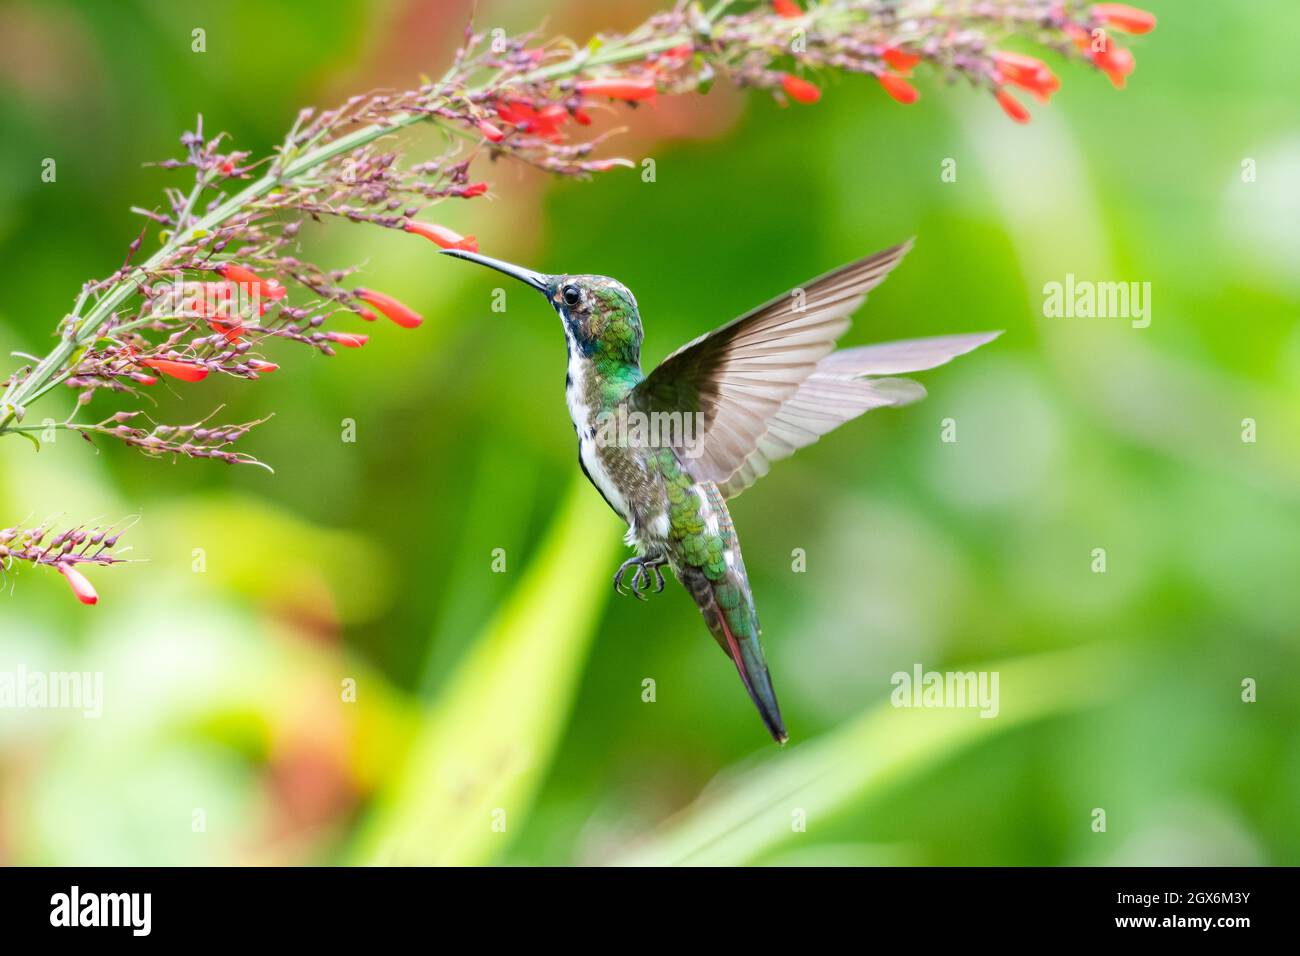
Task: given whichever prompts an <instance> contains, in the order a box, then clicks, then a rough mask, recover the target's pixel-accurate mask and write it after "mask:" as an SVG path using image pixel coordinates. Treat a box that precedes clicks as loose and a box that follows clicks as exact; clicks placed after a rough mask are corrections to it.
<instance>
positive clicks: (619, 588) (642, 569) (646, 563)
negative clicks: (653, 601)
mask: <svg viewBox="0 0 1300 956" xmlns="http://www.w3.org/2000/svg"><path fill="white" fill-rule="evenodd" d="M667 563H668V559H667V558H664V557H662V556H659V557H646V556H644V555H639V556H637V557H634V558H628V559H627V560H626V561H624V562H623V563H622V564H620V565H619V566H618V570H617V571H615V572H614V592H615V593H616V594H631V595H632V596H633V597H634V598H636V599H637V600H638V601H644V600H647V598H646V595H647V594H649V593H650V584H651V577H650V575H651V574H653V575H654V578H653V581H654V584H655V593H656V594H658V593H660V592H661V591H663V589H664V575H663V572H662V571H660V570H659V569H660V568H661V567H662V566H663V565H665V564H667ZM629 568H635V569H636V570H635V571H633V572H632V580H631V582H630V586H629V585H628V584H625V583H624V582H623V578H624V576H625V575H626V574H627V572H628V569H629Z"/></svg>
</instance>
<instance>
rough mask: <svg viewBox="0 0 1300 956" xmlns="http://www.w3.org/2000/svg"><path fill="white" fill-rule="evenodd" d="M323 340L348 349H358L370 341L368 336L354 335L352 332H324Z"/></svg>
mask: <svg viewBox="0 0 1300 956" xmlns="http://www.w3.org/2000/svg"><path fill="white" fill-rule="evenodd" d="M325 338H327V339H329V340H330V341H331V342H334V343H336V344H338V345H342V346H343V347H345V348H349V349H359V348H361V346H363V345H365V344H366V343H367V342H369V341H370V336H368V335H356V334H355V333H352V332H326V333H325Z"/></svg>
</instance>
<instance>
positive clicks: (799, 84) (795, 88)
mask: <svg viewBox="0 0 1300 956" xmlns="http://www.w3.org/2000/svg"><path fill="white" fill-rule="evenodd" d="M781 89H783V90H785V94H786V96H788V97H790V99H792V100H795V101H796V102H799V103H816V102H817V101H818V100H819V99H821V98H822V91H821V90H819V89H818V88H817V87H816V86H815V85H814V84H812V83H809V82H808V81H807V80H805V79H801V78H800V77H797V76H793V75H791V74H789V73H782V74H781Z"/></svg>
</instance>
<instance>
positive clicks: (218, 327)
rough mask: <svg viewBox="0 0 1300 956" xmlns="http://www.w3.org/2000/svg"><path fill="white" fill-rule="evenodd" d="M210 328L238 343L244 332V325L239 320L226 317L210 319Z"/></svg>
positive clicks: (228, 340) (229, 340)
mask: <svg viewBox="0 0 1300 956" xmlns="http://www.w3.org/2000/svg"><path fill="white" fill-rule="evenodd" d="M207 321H208V328H210V329H211V330H212V331H213V332H216V333H217V334H218V335H223V336H225V338H226V341H227V342H234V343H238V342H239V340H240V336H241V335H242V334H243V332H244V326H243V325H241V324H240V323H239V322H235V321H229V320H224V319H208V320H207Z"/></svg>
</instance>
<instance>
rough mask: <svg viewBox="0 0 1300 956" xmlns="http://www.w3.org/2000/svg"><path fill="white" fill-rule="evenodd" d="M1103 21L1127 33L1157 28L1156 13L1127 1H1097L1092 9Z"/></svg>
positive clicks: (1144, 31) (1149, 30)
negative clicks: (1129, 3) (1140, 8)
mask: <svg viewBox="0 0 1300 956" xmlns="http://www.w3.org/2000/svg"><path fill="white" fill-rule="evenodd" d="M1090 12H1091V13H1092V15H1093V16H1094V17H1096V18H1097V19H1098V20H1100V21H1101V22H1102V23H1108V24H1110V25H1111V26H1113V27H1114V28H1115V29H1116V30H1122V31H1123V32H1125V33H1150V32H1151V31H1152V30H1154V29H1155V28H1156V15H1155V14H1154V13H1148V12H1147V11H1145V10H1139V9H1138V8H1137V7H1130V6H1129V5H1128V4H1126V3H1095V4H1093V6H1092V9H1091V11H1090Z"/></svg>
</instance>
